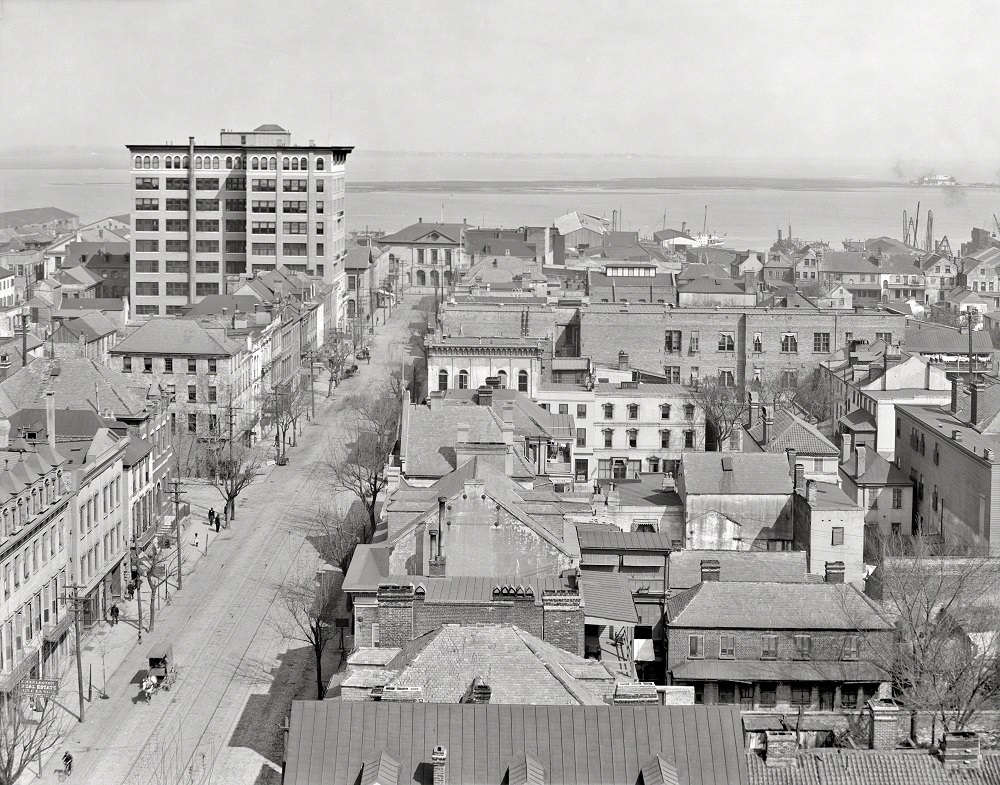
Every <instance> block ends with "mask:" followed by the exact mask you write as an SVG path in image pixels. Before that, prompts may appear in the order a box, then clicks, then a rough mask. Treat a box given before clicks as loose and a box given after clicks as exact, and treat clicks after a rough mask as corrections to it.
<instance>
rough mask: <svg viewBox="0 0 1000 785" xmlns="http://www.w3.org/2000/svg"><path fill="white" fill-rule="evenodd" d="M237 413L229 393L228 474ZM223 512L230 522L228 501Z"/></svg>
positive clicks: (227, 415) (231, 469)
mask: <svg viewBox="0 0 1000 785" xmlns="http://www.w3.org/2000/svg"><path fill="white" fill-rule="evenodd" d="M238 411H243V407H242V406H233V396H232V393H230V394H229V407H228V409H227V411H226V419H227V420H228V427H229V463H228V464H227V466H226V471H230V472H231V471H233V433H234V432H235V423H236V412H238ZM225 512H226V522H227V523H228V522H229V521H230V520H232V517H233V516H232V514H231V513H232V510H230V509H229V501H228V499H227V501H226V510H225ZM205 542H206V546H205V552H206V553H207V552H208V545H207V543H208V537H207V535H206V537H205ZM178 586H179V584H178Z"/></svg>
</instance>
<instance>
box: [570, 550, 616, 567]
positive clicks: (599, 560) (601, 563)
mask: <svg viewBox="0 0 1000 785" xmlns="http://www.w3.org/2000/svg"><path fill="white" fill-rule="evenodd" d="M620 558H621V557H620V556H619V555H618V554H617V553H582V554H580V566H582V567H589V566H591V565H593V566H595V567H617V566H618V560H619V559H620Z"/></svg>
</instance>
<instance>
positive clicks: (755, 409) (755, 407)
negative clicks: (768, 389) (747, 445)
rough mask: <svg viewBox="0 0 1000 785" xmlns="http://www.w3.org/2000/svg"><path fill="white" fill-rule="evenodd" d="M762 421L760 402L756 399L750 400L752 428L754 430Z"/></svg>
mask: <svg viewBox="0 0 1000 785" xmlns="http://www.w3.org/2000/svg"><path fill="white" fill-rule="evenodd" d="M759 421H760V401H758V400H757V398H755V397H751V399H750V427H751V428H753V427H754V426H755V425H756V424H757V423H758V422H759Z"/></svg>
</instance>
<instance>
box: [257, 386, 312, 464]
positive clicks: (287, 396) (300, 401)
mask: <svg viewBox="0 0 1000 785" xmlns="http://www.w3.org/2000/svg"><path fill="white" fill-rule="evenodd" d="M266 396H267V400H266V401H265V404H264V407H265V411H267V412H268V413H269V414H270V415H271V416H272V418H273V420H274V426H275V428H276V429H277V432H278V433H277V436H278V439H277V444H278V452H277V456H276V457H277V458H282V457H284V455H285V451H286V449H287V446H288V432H289V431H291V432H292V442H293V444H294V443H295V434H296V429H297V428H298V422H299V418H301V417H302V416H303V415H304V414H305V413H306V411H307V410H308V407H309V400H308V396H307V395H306V391H305V390H303V389H302V388H301V386H300V385H299V384H297V383H296V380H292V381H290V382H288V383H286V384H280V385H278V386H277V387H276V388H275V389H272V390H270V391H269V392H268V393H266Z"/></svg>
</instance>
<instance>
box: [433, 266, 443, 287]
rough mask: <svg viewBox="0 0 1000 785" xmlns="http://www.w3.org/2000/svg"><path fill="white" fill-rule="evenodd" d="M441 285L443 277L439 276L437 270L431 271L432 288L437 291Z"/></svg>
mask: <svg viewBox="0 0 1000 785" xmlns="http://www.w3.org/2000/svg"><path fill="white" fill-rule="evenodd" d="M440 283H441V276H440V275H438V271H437V270H431V286H433V287H434V288H435V289H437V287H438V284H440Z"/></svg>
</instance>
